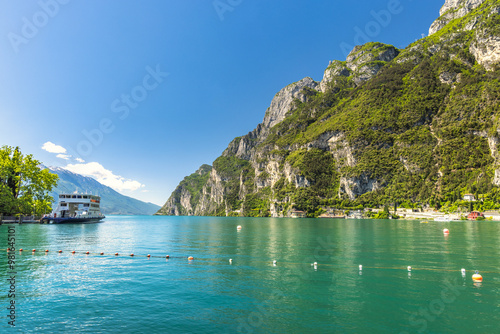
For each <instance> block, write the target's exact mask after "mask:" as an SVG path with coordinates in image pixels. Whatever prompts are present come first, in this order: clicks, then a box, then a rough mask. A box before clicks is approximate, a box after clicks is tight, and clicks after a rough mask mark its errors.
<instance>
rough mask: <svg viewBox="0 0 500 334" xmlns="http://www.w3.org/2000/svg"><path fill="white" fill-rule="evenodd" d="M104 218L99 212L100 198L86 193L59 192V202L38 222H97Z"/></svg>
mask: <svg viewBox="0 0 500 334" xmlns="http://www.w3.org/2000/svg"><path fill="white" fill-rule="evenodd" d="M104 218H106V217H105V216H104V215H103V214H102V213H101V198H100V197H99V196H95V195H88V194H60V195H59V204H58V205H57V208H56V209H55V210H54V212H52V213H51V214H50V215H47V216H45V217H43V218H42V219H41V220H40V222H41V223H47V224H68V223H97V222H99V221H101V220H102V219H104Z"/></svg>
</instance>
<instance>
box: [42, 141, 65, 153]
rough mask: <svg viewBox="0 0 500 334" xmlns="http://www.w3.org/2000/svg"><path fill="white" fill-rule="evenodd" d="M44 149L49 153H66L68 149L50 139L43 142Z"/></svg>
mask: <svg viewBox="0 0 500 334" xmlns="http://www.w3.org/2000/svg"><path fill="white" fill-rule="evenodd" d="M42 149H43V150H45V151H47V152H49V153H66V149H65V148H64V147H62V146H59V145H56V144H54V143H52V142H50V141H48V142H46V143H45V144H43V146H42Z"/></svg>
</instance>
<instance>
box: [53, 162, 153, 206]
mask: <svg viewBox="0 0 500 334" xmlns="http://www.w3.org/2000/svg"><path fill="white" fill-rule="evenodd" d="M48 169H50V171H51V172H53V173H55V174H57V175H59V181H58V183H57V187H56V188H55V189H54V190H53V191H52V193H51V196H52V197H53V198H54V200H55V202H54V206H55V205H57V198H58V194H59V193H73V192H75V191H78V192H83V193H89V194H94V195H98V196H101V211H102V213H104V214H108V215H151V214H153V213H155V212H156V211H158V209H159V208H160V206H158V205H156V204H153V203H146V202H142V201H139V200H137V199H135V198H131V197H128V196H124V195H122V194H119V193H118V192H116V191H115V190H113V189H111V188H110V187H108V186H105V185H103V184H101V183H99V182H98V181H96V180H95V179H93V178H91V177H87V176H83V175H80V174H75V173H72V172H70V171H68V170H66V169H63V168H59V167H48Z"/></svg>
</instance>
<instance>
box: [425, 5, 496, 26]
mask: <svg viewBox="0 0 500 334" xmlns="http://www.w3.org/2000/svg"><path fill="white" fill-rule="evenodd" d="M485 1H487V0H446V2H445V4H444V5H443V7H441V10H440V11H439V15H440V17H439V18H438V19H437V20H436V21H434V23H432V25H431V27H430V28H429V35H432V34H435V33H436V32H438V31H439V30H441V29H442V28H444V27H445V26H446V25H447V24H448V23H450V22H451V21H452V20H454V19H458V18H461V17H464V16H465V15H467V14H469V13H470V12H472V11H473V10H474V9H476V8H477V7H479V6H481V5H482V4H483V3H484V2H485ZM471 28H472V27H471Z"/></svg>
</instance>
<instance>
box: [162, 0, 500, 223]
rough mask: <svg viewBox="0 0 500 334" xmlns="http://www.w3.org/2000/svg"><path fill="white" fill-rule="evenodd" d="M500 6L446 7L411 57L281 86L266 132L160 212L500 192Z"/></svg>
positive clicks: (364, 51)
mask: <svg viewBox="0 0 500 334" xmlns="http://www.w3.org/2000/svg"><path fill="white" fill-rule="evenodd" d="M499 8H500V1H498V0H497V1H494V0H481V1H480V0H447V1H446V3H445V5H444V6H443V8H442V9H441V12H440V14H441V17H440V18H439V19H438V20H436V22H434V23H433V26H432V27H431V29H430V32H431V33H433V34H434V35H433V36H429V37H427V38H425V39H422V40H420V41H418V42H416V43H414V44H412V45H411V46H409V47H408V48H406V49H404V50H398V49H397V48H395V47H393V46H391V45H387V44H383V43H376V42H373V43H367V44H365V45H361V46H356V47H355V48H354V49H353V50H352V52H351V53H350V54H349V55H348V57H347V59H346V60H345V61H338V60H335V61H331V62H330V64H329V65H328V67H327V68H326V70H325V72H324V75H323V79H322V80H321V82H316V81H314V80H313V79H311V78H309V77H307V78H304V79H302V80H300V81H298V82H296V83H293V84H290V85H288V86H287V87H285V88H283V89H282V90H280V91H279V92H278V93H277V94H276V95H275V96H274V98H273V99H272V101H271V104H270V106H269V108H268V109H267V111H266V113H265V116H264V120H263V122H262V123H261V124H259V125H258V126H257V127H256V128H255V129H254V130H253V131H251V132H250V133H248V134H247V135H244V136H242V137H238V138H235V139H234V140H233V141H232V142H231V143H230V144H229V145H228V147H227V149H226V150H225V151H224V152H223V153H222V155H221V156H220V157H219V158H217V159H216V160H215V161H214V163H213V168H211V169H210V168H209V167H205V168H204V169H203V171H202V172H199V173H195V174H193V175H191V176H190V177H188V178H189V179H188V180H186V179H185V180H183V181H182V182H181V184H180V185H179V187H178V188H177V189H176V190H175V191H174V193H173V194H172V196H171V197H170V199H169V200H168V201H167V203H166V204H165V206H164V207H163V208H162V210H160V213H161V214H172V215H179V214H194V215H223V216H227V215H236V216H240V215H244V216H275V217H280V216H289V215H290V213H291V211H292V210H294V209H299V210H304V211H307V212H308V214H309V215H316V214H318V212H320V211H321V208H322V207H327V206H336V207H354V206H358V205H362V206H374V205H383V204H387V202H392V203H394V202H398V203H401V202H405V201H406V202H408V203H413V202H417V201H419V202H423V203H427V204H430V203H437V202H440V201H441V200H442V199H443V198H447V197H446V196H448V194H449V193H451V192H453V193H454V192H455V190H454V189H457V188H459V189H472V190H476V191H477V189H481V191H484V192H487V191H492V190H491V189H492V188H491V187H497V186H500V158H499V156H498V149H497V146H498V143H499V142H500V139H499V138H500V136H499V135H498V134H497V132H498V131H497V129H499V130H500V121H499V119H500V114H498V112H499V110H500V108H499V106H500V101H499V100H500V99H499V98H498V91H499V89H500V74H499V71H498V70H497V65H498V63H499V59H500V57H499V54H498V50H499V49H498V44H499V43H498V41H499V38H500V32H499V29H498V26H499V23H500V15H499ZM464 152H466V153H464ZM471 156H474V157H475V158H474V159H471V158H470V157H471ZM196 175H198V176H196ZM472 190H469V191H472Z"/></svg>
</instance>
